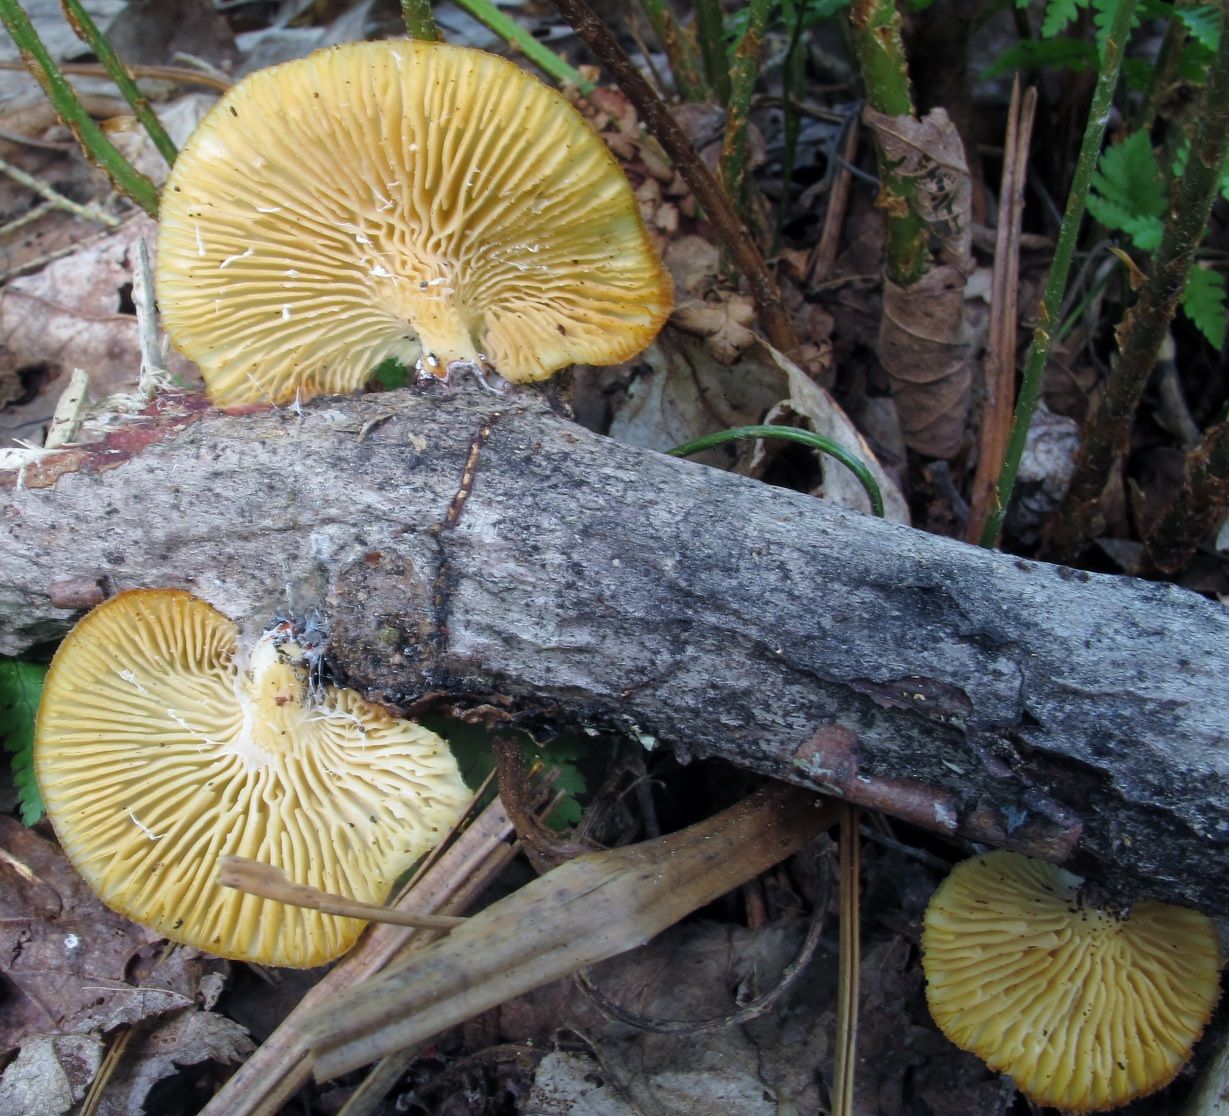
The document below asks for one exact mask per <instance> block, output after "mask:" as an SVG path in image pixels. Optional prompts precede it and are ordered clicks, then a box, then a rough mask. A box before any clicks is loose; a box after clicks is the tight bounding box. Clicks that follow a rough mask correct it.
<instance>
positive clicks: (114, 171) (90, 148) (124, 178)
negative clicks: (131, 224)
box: [0, 0, 158, 217]
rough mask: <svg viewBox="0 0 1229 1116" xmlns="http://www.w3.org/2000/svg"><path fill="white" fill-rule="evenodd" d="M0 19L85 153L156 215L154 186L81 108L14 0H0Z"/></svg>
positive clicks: (119, 188) (118, 186)
mask: <svg viewBox="0 0 1229 1116" xmlns="http://www.w3.org/2000/svg"><path fill="white" fill-rule="evenodd" d="M0 20H3V21H4V26H5V27H6V28H8V32H9V34H10V35H12V37H13V42H14V43H16V44H17V48H18V49H19V50H20V51H21V57H22V59H23V61H24V62H25V64H26V69H27V70H29V71H30V73H31V75H32V76H33V77H34V80H35V81H37V82H38V83H39V85H41V86H42V88H43V92H44V93H45V94H46V95H47V99H48V100H49V101H50V102H51V104H52V105H53V106H54V108H55V110H56V112H57V113H58V114H59V116H60V119H61V120H62V121H63V122H64V124H65V126H66V127H67V128H68V130H69V131H70V132H72V134H73V135H74V136H75V137H76V139H77V142H78V143H79V144H80V145H81V149H82V151H84V152H85V154H86V156H87V157H88V158H89V159H90V160H91V161H93V162H94V163H95V165H97V166H98V167H100V168H101V169H102V170H103V172H104V173H105V174H106V175H107V177H108V178H109V179H110V180H111V185H112V186H114V187H115V189H116V190H117V191H118V192H119V193H121V194H124V195H125V196H126V197H129V198H131V199H132V200H133V201H134V202H136V203H137V205H139V206H140V207H141V208H142V209H144V210H145V212H146V213H148V214H150V216H152V217H156V216H157V215H158V188H157V187H156V186H155V185H154V184H153V183H152V182H151V181H150V180H149V179H148V178H146V177H145V175H143V174H141V173H140V171H138V170H137V169H136V168H135V167H134V166H133V165H132V164H131V163H130V162H128V160H127V159H125V158H124V156H123V155H121V154H120V152H119V149H118V148H117V147H116V146H115V145H114V144H113V143H112V142H111V141H110V140H109V139H107V137H106V136H105V135H104V134H103V131H102V129H101V128H100V127H99V126H98V125H97V124H96V123H94V120H93V118H92V117H91V116H90V114H89V113H88V112H86V110H85V106H84V105H83V104H82V103H81V99H80V98H79V97H78V96H77V92H76V90H75V89H73V87H72V86H71V85H69V84H68V82H67V81H65V80H64V75H63V74H62V73H61V72H60V68H59V67H58V66H57V65H56V64H55V61H54V60H53V59H52V57H51V53H50V52H49V51H48V50H47V47H46V46H45V45H44V44H43V41H42V39H40V38H39V37H38V32H37V31H35V30H34V25H33V24H32V23H31V22H30V20H29V17H28V16H27V15H26V13H25V12H24V11H22V8H21V5H20V4H19V3H18V2H17V0H0Z"/></svg>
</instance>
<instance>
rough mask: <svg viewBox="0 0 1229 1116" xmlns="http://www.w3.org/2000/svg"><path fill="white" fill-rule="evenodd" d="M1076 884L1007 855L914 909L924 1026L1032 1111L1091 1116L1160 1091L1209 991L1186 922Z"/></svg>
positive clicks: (1151, 905)
mask: <svg viewBox="0 0 1229 1116" xmlns="http://www.w3.org/2000/svg"><path fill="white" fill-rule="evenodd" d="M1082 883H1083V880H1082V879H1081V878H1080V877H1079V876H1075V875H1072V874H1071V873H1070V872H1067V871H1064V870H1063V869H1062V868H1058V867H1055V866H1054V865H1052V864H1046V863H1044V862H1043V861H1039V860H1032V859H1030V858H1029V857H1026V856H1020V855H1019V854H1017V853H1009V852H992V853H989V854H987V855H986V856H980V857H975V858H974V859H972V860H966V861H964V862H962V863H961V864H958V865H957V866H956V868H955V869H954V870H953V871H952V873H951V875H949V876H948V877H947V879H946V880H944V881H943V883H942V884H941V885H940V886H939V888H938V890H937V891H936V892H935V894H934V896H933V898H932V899H931V901H930V906H929V908H928V909H927V911H926V923H925V929H924V932H923V935H922V949H923V957H922V963H923V967H924V969H925V971H926V999H927V1002H928V1003H929V1005H930V1012H931V1015H933V1016H934V1019H935V1022H936V1023H938V1025H939V1027H940V1029H941V1030H942V1031H943V1033H944V1034H945V1035H947V1037H948V1038H949V1039H951V1040H952V1042H954V1043H955V1044H956V1045H957V1046H960V1047H962V1048H963V1049H965V1050H970V1051H972V1052H973V1053H974V1054H976V1055H977V1056H978V1057H980V1058H981V1059H982V1060H983V1061H984V1062H986V1063H987V1064H988V1065H989V1066H990V1067H991V1068H992V1069H995V1070H998V1071H1000V1072H1002V1073H1008V1074H1011V1076H1012V1078H1013V1079H1014V1080H1015V1083H1016V1085H1017V1086H1018V1087H1019V1089H1020V1091H1021V1092H1023V1093H1025V1094H1026V1095H1027V1096H1029V1097H1031V1098H1032V1099H1033V1100H1035V1101H1037V1102H1038V1103H1040V1104H1050V1105H1054V1106H1056V1107H1058V1108H1062V1109H1065V1110H1068V1111H1071V1112H1100V1111H1103V1110H1105V1109H1107V1108H1115V1107H1117V1106H1118V1105H1120V1104H1125V1103H1126V1102H1127V1101H1129V1100H1131V1099H1132V1098H1133V1097H1137V1096H1142V1095H1144V1094H1145V1093H1150V1092H1154V1091H1155V1090H1157V1089H1159V1088H1161V1087H1162V1086H1163V1085H1166V1084H1168V1083H1169V1082H1170V1081H1171V1080H1172V1079H1173V1077H1174V1075H1175V1074H1176V1073H1177V1072H1178V1070H1179V1069H1181V1068H1182V1065H1183V1063H1184V1062H1185V1061H1186V1060H1187V1058H1188V1057H1189V1056H1190V1053H1191V1048H1192V1047H1193V1046H1194V1044H1195V1040H1196V1039H1197V1038H1198V1037H1199V1035H1200V1034H1201V1033H1202V1032H1203V1029H1204V1027H1205V1026H1206V1025H1207V1022H1208V1020H1209V1019H1210V1018H1211V1015H1212V1009H1213V1008H1214V1007H1215V1006H1216V1000H1217V996H1218V994H1219V984H1218V965H1217V961H1218V951H1217V940H1216V931H1215V930H1214V928H1213V926H1212V923H1211V921H1210V920H1209V919H1208V918H1207V917H1205V916H1204V915H1202V914H1200V913H1198V912H1197V911H1191V910H1186V909H1185V908H1183V907H1174V906H1170V905H1168V904H1166V903H1155V902H1144V903H1139V904H1136V906H1135V907H1133V908H1132V909H1131V911H1130V913H1129V915H1127V916H1125V917H1121V916H1119V915H1118V914H1116V913H1111V912H1108V911H1103V910H1098V909H1097V908H1095V907H1091V906H1088V905H1086V904H1085V902H1084V901H1083V900H1082V898H1081V890H1080V888H1081V884H1082Z"/></svg>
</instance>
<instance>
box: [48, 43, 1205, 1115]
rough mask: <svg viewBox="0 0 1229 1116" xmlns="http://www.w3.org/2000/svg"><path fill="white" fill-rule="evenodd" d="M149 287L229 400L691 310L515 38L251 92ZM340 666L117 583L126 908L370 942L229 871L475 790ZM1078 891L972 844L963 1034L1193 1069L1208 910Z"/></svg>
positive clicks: (414, 46)
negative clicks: (342, 684)
mask: <svg viewBox="0 0 1229 1116" xmlns="http://www.w3.org/2000/svg"><path fill="white" fill-rule="evenodd" d="M324 105H329V106H335V107H336V111H339V112H342V113H343V114H344V120H343V121H339V120H338V119H336V118H331V117H329V116H328V114H327V113H326V111H325V110H324V109H323V108H322V106H324ZM304 165H306V166H309V167H311V168H313V173H312V174H310V175H304V174H301V173H299V171H300V168H301V167H303V166H304ZM157 285H158V296H159V304H160V309H161V313H162V317H163V322H164V324H165V326H166V329H167V331H168V333H169V335H170V336H171V338H172V340H173V341H174V342H175V344H176V345H177V346H178V347H179V348H180V349H181V350H182V351H183V352H184V353H185V354H186V355H187V356H189V357H190V358H192V359H193V360H195V361H196V363H197V364H198V365H199V367H200V369H201V372H202V374H203V376H204V379H205V382H206V385H207V389H208V392H209V396H210V399H211V400H212V401H213V402H214V403H215V404H217V405H219V406H223V407H227V406H237V405H242V404H251V403H261V402H264V403H272V404H279V403H286V402H290V401H292V400H296V399H300V400H301V399H306V398H310V397H311V396H313V395H316V394H320V393H343V392H351V391H355V390H357V389H358V388H360V387H361V386H362V385H363V384H364V383H365V382H366V380H367V379H368V378H369V376H370V375H371V373H372V370H373V369H374V368H375V367H376V366H377V365H378V364H380V363H381V362H382V361H384V360H387V359H388V358H390V357H392V358H396V359H398V360H400V361H401V362H402V363H404V364H405V365H407V366H411V367H416V368H417V369H418V370H419V371H420V372H421V373H429V374H434V375H438V376H446V375H447V374H448V372H449V370H450V369H452V368H455V367H456V366H457V365H458V364H460V365H468V366H471V367H473V368H475V369H478V370H479V371H480V372H482V371H484V370H485V371H488V372H489V371H494V372H497V373H498V374H499V375H500V376H502V377H503V378H505V379H506V380H509V381H513V382H519V381H531V380H538V379H542V378H545V377H547V376H549V375H550V374H551V373H553V372H555V371H557V370H558V369H560V368H562V367H564V366H566V365H569V364H574V363H590V364H609V363H614V362H617V361H620V360H624V359H626V358H628V357H630V356H632V355H634V354H635V353H636V352H638V351H639V350H640V349H641V348H643V347H644V346H645V345H646V344H648V342H649V341H650V340H651V339H652V337H653V336H654V334H655V333H656V332H657V330H658V329H659V328H660V326H661V324H662V323H663V321H664V320H665V318H666V316H667V315H668V314H669V312H670V307H671V301H672V290H671V283H670V279H669V277H668V275H667V273H666V272H665V270H664V269H663V267H662V265H661V263H660V261H659V260H658V258H657V256H656V253H655V252H654V250H653V247H652V245H651V243H650V240H649V237H648V234H647V233H646V231H645V229H644V226H643V224H642V223H641V220H640V217H639V214H638V211H637V207H636V202H635V198H634V196H633V195H632V192H631V190H630V188H629V186H628V184H627V181H626V179H625V178H624V177H623V175H622V173H621V171H620V170H619V167H618V165H617V163H616V162H615V160H614V159H613V157H612V156H611V155H610V153H609V152H608V151H607V149H606V147H605V145H604V144H603V143H602V141H601V139H600V138H599V137H598V136H597V134H596V133H595V132H594V131H593V130H592V129H591V128H590V127H589V126H588V124H587V123H586V122H585V121H584V120H583V119H582V118H581V117H580V115H579V114H578V113H577V112H576V111H575V110H574V109H573V108H572V107H571V106H570V105H569V104H568V103H567V102H566V100H564V98H562V97H561V96H560V95H559V94H557V93H555V92H554V91H552V90H550V89H548V88H547V87H545V86H543V85H542V84H541V83H540V82H538V81H537V80H535V79H534V78H532V77H530V76H529V75H527V74H526V73H524V72H523V71H522V70H520V69H519V68H517V67H516V66H514V65H513V64H511V63H509V62H507V61H505V60H503V59H501V58H498V57H496V56H493V55H489V54H486V53H483V52H481V51H475V50H469V49H463V48H457V47H450V46H446V45H443V44H436V43H424V42H417V41H387V42H367V43H354V44H349V45H345V46H340V47H333V48H330V49H328V50H324V51H321V52H318V53H316V54H313V55H311V56H310V57H308V58H305V59H302V60H299V61H295V62H289V63H285V64H284V65H280V66H275V67H273V68H271V69H268V70H263V71H260V72H258V73H255V74H253V75H251V76H250V77H248V78H246V79H245V80H244V81H242V82H240V83H239V84H238V85H236V86H235V87H234V88H233V89H231V90H230V91H229V92H228V93H227V94H226V95H225V96H224V97H223V98H222V99H221V101H220V102H219V103H218V104H217V106H215V108H214V109H213V110H212V111H211V112H210V113H209V114H208V116H206V118H205V119H204V120H203V121H202V122H201V124H200V126H199V128H198V129H197V131H196V132H195V133H194V134H193V136H192V137H191V139H190V140H189V142H188V144H187V145H186V147H185V148H184V150H183V151H182V152H181V153H180V155H179V158H178V160H177V161H176V163H175V166H174V169H173V171H172V174H171V177H170V179H169V181H168V184H167V186H166V189H165V191H164V193H163V196H162V203H161V213H160V230H159V244H158V258H157ZM318 655H319V648H316V647H312V646H310V645H309V644H307V643H306V642H304V640H303V638H302V636H301V635H300V634H297V633H296V632H295V631H294V629H292V627H291V626H290V625H289V624H279V625H278V626H277V627H275V628H274V629H273V630H271V631H269V632H266V633H265V634H264V635H263V636H262V637H261V638H260V639H259V640H258V641H257V642H256V643H255V645H254V646H253V647H249V648H243V647H241V646H240V641H239V636H238V630H237V628H236V626H235V624H234V623H232V622H231V621H230V620H229V619H227V618H226V617H225V616H223V615H222V614H221V613H219V612H218V611H216V610H215V609H214V608H213V607H211V606H210V605H209V604H207V603H206V602H204V601H202V600H199V599H198V598H196V597H193V596H192V595H190V594H188V593H185V592H182V591H179V590H175V589H135V590H130V591H128V592H124V593H121V594H119V595H118V596H116V597H114V598H113V599H111V600H109V601H107V602H106V603H104V604H102V605H100V606H99V607H98V608H96V609H95V610H94V611H93V612H91V613H90V614H89V615H88V616H86V617H85V619H83V620H82V621H81V622H80V623H79V624H78V625H77V626H76V627H75V628H74V629H73V631H72V632H71V633H70V634H69V636H68V637H67V638H66V639H65V640H64V642H63V644H62V645H61V647H60V649H59V651H58V653H57V654H56V656H55V659H54V661H53V663H52V666H51V669H50V671H49V673H48V676H47V682H46V686H45V690H44V697H43V703H42V707H41V709H40V713H39V718H38V724H37V739H36V766H37V772H38V779H39V783H40V786H41V788H42V791H43V796H44V799H45V801H46V805H47V811H48V814H49V816H50V818H51V821H52V824H53V825H54V827H55V830H56V833H57V835H58V837H59V839H60V842H61V844H62V845H63V847H64V850H65V852H66V854H67V855H68V857H69V859H70V860H71V861H72V863H73V864H74V866H75V867H76V868H77V870H78V871H79V872H80V873H81V875H82V876H83V877H84V878H85V879H86V880H87V882H88V883H89V884H90V885H91V887H92V888H93V889H94V890H95V892H97V894H98V895H99V896H100V898H101V899H102V900H103V901H104V902H105V903H107V904H108V905H109V906H110V907H112V908H114V909H115V910H117V911H119V912H121V913H122V914H124V915H126V916H128V917H129V918H132V919H133V920H135V921H137V922H140V923H142V924H144V925H147V926H150V927H152V928H154V929H156V930H157V931H158V932H159V933H160V934H163V935H165V936H166V937H167V938H170V939H172V940H175V941H178V942H183V943H187V944H188V945H192V946H196V947H198V948H201V949H203V950H206V951H208V952H210V953H213V954H217V955H220V956H223V957H230V958H237V959H241V960H246V961H256V962H262V963H265V964H273V965H291V966H312V965H318V964H322V963H324V962H326V961H329V960H332V959H333V958H336V957H338V956H340V955H341V954H342V953H344V952H345V951H346V950H347V949H348V948H349V947H350V946H351V945H352V944H353V942H354V940H355V939H356V937H357V935H358V934H359V932H360V931H361V929H362V927H363V923H362V922H361V921H360V920H357V919H352V918H343V917H339V916H335V915H326V914H321V913H320V912H318V911H314V910H308V909H303V908H298V907H290V906H286V905H284V904H280V903H275V902H273V901H271V900H267V899H263V898H259V897H257V896H254V895H249V894H245V893H242V892H238V891H233V890H229V889H226V888H222V887H220V886H219V885H218V883H217V881H216V877H217V869H218V862H219V860H220V859H221V858H222V857H223V856H227V855H232V854H234V855H240V856H244V857H247V858H250V859H253V860H256V861H259V862H261V863H264V864H267V865H271V866H275V867H277V868H280V869H283V870H284V871H285V872H286V874H287V876H288V878H289V879H290V881H291V882H292V883H299V884H307V885H311V886H314V887H317V888H320V889H322V890H325V891H329V892H333V893H339V894H341V895H345V896H347V897H349V898H352V899H358V900H365V901H369V902H380V901H382V900H383V899H384V898H385V896H386V895H387V893H388V890H389V888H390V886H391V885H392V883H393V882H394V881H395V880H396V878H397V877H398V876H399V875H400V874H402V873H403V872H404V871H405V870H406V869H407V868H409V867H410V866H411V865H412V864H413V863H414V862H415V861H416V860H417V859H419V858H420V857H421V856H422V855H423V854H424V853H425V852H426V851H428V850H429V849H430V848H432V847H433V846H434V844H435V843H436V842H437V841H438V840H439V839H440V838H441V837H442V836H443V835H444V834H445V833H446V832H447V831H448V830H449V828H450V827H451V826H452V825H453V824H454V822H455V821H456V820H457V818H458V817H459V816H460V814H461V813H462V811H463V810H464V808H465V806H466V804H467V800H468V797H469V794H468V791H467V790H466V788H465V785H464V783H463V781H462V779H461V776H460V774H459V772H458V770H457V766H456V762H455V760H454V759H453V758H452V756H451V754H450V752H449V750H448V747H447V745H446V743H445V742H444V741H443V740H442V739H440V738H439V737H438V736H436V735H435V734H433V733H431V732H429V731H427V730H426V729H424V728H422V727H421V726H418V725H416V724H413V723H412V722H409V721H404V720H399V719H397V718H395V717H392V716H391V715H390V714H389V713H388V712H387V711H385V710H384V709H382V708H380V707H378V706H375V705H372V704H370V703H368V702H366V701H364V700H363V699H362V698H361V697H360V696H359V695H358V694H356V693H354V692H353V691H350V690H344V689H337V688H333V687H328V686H324V685H321V684H319V682H318V681H316V677H317V676H316V673H315V672H314V671H313V669H312V668H313V664H314V662H315V659H316V658H317V657H318ZM83 709H88V712H82V710H83ZM1079 882H1080V881H1079V880H1078V878H1077V877H1074V876H1071V875H1070V874H1069V873H1067V872H1064V871H1063V870H1062V869H1059V868H1055V867H1052V866H1050V865H1045V864H1041V863H1039V862H1035V861H1031V860H1028V859H1027V858H1024V857H1019V856H1016V855H1014V854H1009V853H991V854H989V855H988V856H985V857H980V858H976V859H974V860H972V861H967V862H965V863H964V864H961V865H960V866H958V867H957V869H956V870H955V871H954V872H953V873H952V875H951V876H950V877H949V878H948V880H947V881H946V882H945V883H944V884H943V885H942V886H941V887H940V888H939V890H938V892H937V893H936V895H935V897H934V899H933V901H932V903H931V906H930V910H929V912H928V914H927V916H926V925H925V932H924V939H923V948H924V965H925V970H926V976H927V982H928V992H927V995H928V1000H929V1003H930V1007H931V1011H932V1014H933V1015H934V1017H935V1019H936V1021H937V1022H938V1024H939V1026H940V1027H941V1028H942V1029H943V1031H944V1032H945V1033H946V1034H947V1035H948V1036H949V1037H950V1038H951V1039H952V1040H953V1041H954V1042H956V1043H957V1044H958V1045H960V1046H962V1047H964V1048H965V1049H968V1050H972V1051H974V1052H975V1053H977V1054H979V1055H980V1056H981V1057H982V1058H983V1059H985V1060H986V1061H987V1062H988V1063H989V1064H990V1065H991V1066H992V1067H993V1068H995V1069H997V1070H1001V1071H1003V1072H1006V1073H1010V1074H1011V1075H1012V1076H1013V1078H1014V1079H1015V1081H1016V1083H1017V1085H1018V1086H1019V1087H1020V1088H1021V1090H1022V1091H1024V1092H1025V1093H1026V1094H1028V1095H1029V1096H1031V1097H1033V1098H1034V1099H1036V1100H1038V1101H1040V1102H1042V1103H1046V1104H1054V1105H1057V1106H1059V1107H1061V1108H1064V1109H1068V1110H1071V1111H1076V1112H1087V1111H1097V1110H1101V1109H1105V1108H1109V1107H1114V1106H1116V1105H1118V1104H1122V1103H1125V1101H1126V1100H1128V1099H1130V1098H1131V1097H1133V1096H1137V1095H1140V1094H1142V1093H1146V1092H1149V1091H1152V1090H1154V1089H1157V1088H1160V1087H1161V1086H1162V1085H1164V1084H1166V1083H1167V1082H1168V1081H1169V1080H1171V1079H1172V1077H1173V1076H1174V1074H1176V1073H1177V1071H1178V1069H1179V1068H1180V1067H1181V1066H1182V1064H1183V1063H1184V1062H1185V1060H1186V1058H1187V1057H1188V1056H1189V1052H1190V1049H1191V1046H1192V1045H1193V1043H1194V1041H1195V1039H1196V1038H1197V1037H1198V1036H1199V1034H1200V1033H1201V1031H1202V1029H1203V1027H1204V1026H1205V1025H1206V1023H1207V1021H1208V1019H1209V1017H1210V1015H1211V1012H1212V1009H1213V1006H1214V1005H1215V1002H1216V995H1217V990H1218V947H1217V940H1216V935H1215V932H1214V930H1213V928H1212V925H1211V923H1210V922H1209V920H1208V919H1207V918H1205V917H1204V916H1203V915H1201V914H1198V913H1196V912H1193V911H1188V910H1184V909H1181V908H1177V907H1171V906H1166V905H1163V904H1157V903H1142V904H1139V905H1137V906H1136V907H1135V908H1134V909H1132V910H1131V911H1130V913H1129V915H1126V916H1119V915H1115V914H1113V913H1107V912H1103V911H1098V910H1096V909H1094V908H1092V907H1089V906H1087V905H1086V904H1085V902H1084V901H1083V898H1082V895H1081V893H1080V890H1079Z"/></svg>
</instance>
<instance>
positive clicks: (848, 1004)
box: [832, 805, 862, 1116]
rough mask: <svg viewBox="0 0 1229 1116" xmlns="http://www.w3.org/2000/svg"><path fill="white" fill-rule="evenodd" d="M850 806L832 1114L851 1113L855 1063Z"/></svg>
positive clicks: (844, 833) (854, 838)
mask: <svg viewBox="0 0 1229 1116" xmlns="http://www.w3.org/2000/svg"><path fill="white" fill-rule="evenodd" d="M860 816H861V812H860V811H859V810H858V809H857V808H856V807H854V806H848V805H843V806H842V807H841V847H840V873H841V887H840V893H841V939H840V942H841V944H840V955H839V958H838V961H837V970H838V974H839V975H838V983H837V993H836V1027H837V1029H836V1057H835V1065H834V1067H833V1071H832V1077H833V1083H832V1112H833V1116H853V1111H854V1073H855V1070H856V1069H857V1062H858V988H859V985H860V980H859V976H860V973H859V965H860V964H861V960H860V958H861V952H862V951H861V942H860V939H859V934H860V932H861V918H860V917H859V907H860V905H859V880H860V877H861V874H862V871H861V861H862V857H861V849H860V847H859V846H860V835H859V833H858V819H859V818H860Z"/></svg>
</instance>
